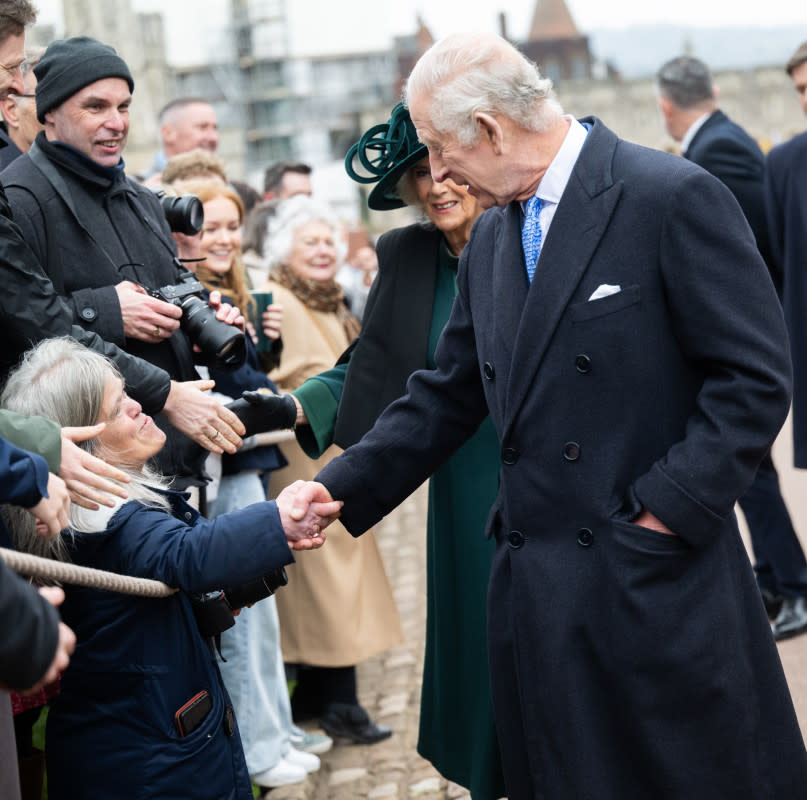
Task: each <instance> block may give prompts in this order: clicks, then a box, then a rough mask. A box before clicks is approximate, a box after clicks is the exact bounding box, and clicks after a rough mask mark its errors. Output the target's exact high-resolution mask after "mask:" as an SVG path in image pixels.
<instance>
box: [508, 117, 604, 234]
mask: <svg viewBox="0 0 807 800" xmlns="http://www.w3.org/2000/svg"><path fill="white" fill-rule="evenodd" d="M563 118H564V119H567V120H569V123H570V124H569V130H568V131H566V137H565V138H564V140H563V144H562V145H561V146H560V149H559V150H558V152H557V153H556V154H555V157H554V158H553V159H552V163H551V164H550V165H549V167H548V168H547V170H546V172H545V173H544V176H543V178H541V182H540V183H539V184H538V188H537V189H536V190H535V194H536V196H537V197H540V198H541V201H542V208H541V213H540V214H539V215H538V220H539V222H540V223H541V231H542V232H543V241H546V237H547V234H548V233H549V226H550V225H551V224H552V219H553V218H554V216H555V211H557V208H558V203H559V202H560V198H561V197H562V196H563V192H564V190H565V189H566V184H567V183H568V182H569V178H571V177H572V170H573V169H574V165H575V164H576V163H577V159H578V158H579V157H580V152H581V151H582V149H583V145H584V144H585V143H586V135H587V134H588V131H587V130H586V128H585V127H584V126H583V125H581V124H580V123H579V122H578V121H577V120H576V119H575V118H574V117H572V116H570V115H568V114H565V115H564V117H563ZM525 207H526V201H524V202H522V203H521V210H522V212H523V211H524V209H525Z"/></svg>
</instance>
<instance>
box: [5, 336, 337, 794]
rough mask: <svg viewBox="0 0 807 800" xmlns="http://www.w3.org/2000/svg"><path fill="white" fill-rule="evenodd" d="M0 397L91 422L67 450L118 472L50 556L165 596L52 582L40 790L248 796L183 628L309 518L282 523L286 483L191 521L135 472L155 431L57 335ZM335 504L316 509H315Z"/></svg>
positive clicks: (203, 669)
mask: <svg viewBox="0 0 807 800" xmlns="http://www.w3.org/2000/svg"><path fill="white" fill-rule="evenodd" d="M2 402H3V405H4V406H5V407H7V408H12V409H14V410H17V411H18V412H20V413H25V414H28V415H31V414H37V415H39V416H43V417H47V418H49V419H52V420H54V421H55V422H58V423H59V424H60V425H62V426H73V425H84V424H85V422H87V421H92V422H93V423H98V422H103V423H105V428H104V429H103V430H102V432H101V433H100V434H99V435H98V436H97V437H95V438H93V439H91V440H88V441H87V442H83V443H82V444H81V446H82V447H84V448H85V449H87V450H89V451H90V452H92V453H93V454H94V455H97V456H99V457H102V458H104V459H105V460H107V461H108V462H109V463H111V464H114V465H115V466H117V467H118V468H120V469H121V470H122V471H124V472H125V473H127V475H129V477H130V478H131V482H130V483H128V484H127V490H128V494H129V497H128V500H126V501H124V500H119V502H118V503H117V504H116V506H115V507H114V508H108V507H103V508H101V509H98V510H96V511H91V510H87V509H83V508H77V507H75V506H74V507H73V509H72V510H71V516H70V529H69V531H67V532H65V533H63V534H62V536H61V537H59V538H57V540H55V541H56V542H57V548H56V549H54V550H53V551H52V552H51V555H52V556H53V557H58V556H61V557H66V558H69V559H70V560H71V561H73V562H74V563H77V564H79V565H82V566H88V567H94V568H96V569H103V570H107V571H110V572H118V573H121V574H125V575H133V576H136V577H142V578H152V579H156V580H160V581H163V582H164V583H167V584H169V585H170V586H173V587H176V588H177V589H178V590H179V591H177V592H176V593H175V594H173V595H171V596H169V597H165V598H161V599H153V598H145V597H135V596H130V595H123V594H117V593H114V592H106V591H102V590H99V589H89V588H84V587H78V586H68V587H66V600H65V603H64V605H63V608H62V614H63V617H64V619H65V621H68V620H69V625H70V627H71V628H73V630H74V631H75V632H76V636H77V639H78V646H77V648H76V651H75V654H74V657H73V659H72V660H71V663H70V666H69V668H68V669H67V671H66V672H65V673H64V675H63V676H62V680H61V692H60V694H59V696H58V697H57V698H56V699H55V700H54V701H53V703H52V707H51V712H50V716H49V718H48V728H47V754H48V755H47V769H48V791H49V796H50V797H51V798H53V800H67V798H75V797H78V796H81V797H103V796H105V795H108V794H109V793H110V787H113V789H112V793H113V794H114V793H115V789H114V787H125V788H121V789H120V791H122V792H124V794H126V796H130V797H135V796H137V797H139V798H143V800H147V799H149V798H151V799H152V800H156V799H157V798H165V797H190V796H193V797H199V796H202V795H203V796H205V797H211V798H213V797H215V798H222V799H223V798H227V800H251V798H252V791H251V785H250V781H249V776H248V774H247V767H246V764H245V761H244V754H243V750H242V746H241V740H240V738H239V735H238V728H237V724H236V722H235V719H234V716H233V711H232V707H231V704H230V698H229V696H228V694H227V692H226V690H225V688H224V685H223V683H222V679H221V675H220V674H219V670H218V668H217V666H216V662H215V660H214V659H213V658H211V649H210V647H211V640H210V639H209V632H208V633H202V632H201V631H200V629H199V627H198V626H197V622H196V614H197V613H198V610H199V608H200V605H203V604H200V599H201V598H203V596H204V594H205V593H207V592H210V591H213V590H219V589H221V588H222V587H236V588H237V587H238V586H239V585H241V584H245V583H248V582H250V581H253V580H257V579H259V578H263V579H264V580H267V577H268V576H269V574H271V573H273V572H274V571H275V570H277V569H278V568H280V567H282V566H284V565H287V564H290V563H291V562H292V561H293V560H294V559H293V557H292V554H291V551H290V548H289V545H288V544H287V535H288V537H289V541H291V540H292V539H293V537H294V536H295V535H296V534H301V535H304V536H305V537H307V538H308V539H309V542H310V543H311V544H312V545H314V546H319V543H320V542H321V541H322V540H323V539H324V538H325V534H324V533H322V532H321V528H323V527H325V525H326V524H327V519H326V518H325V517H322V516H320V515H319V514H316V513H313V514H312V513H308V514H306V518H305V519H303V520H300V521H298V522H295V521H293V519H292V517H291V513H292V508H293V504H294V502H295V498H296V492H297V490H298V488H299V487H297V488H294V487H292V488H289V489H288V490H286V491H285V492H283V493H281V494H280V495H279V496H278V498H277V502H260V503H254V504H253V505H250V506H248V507H246V508H243V509H240V510H237V511H233V512H231V513H229V514H223V515H221V516H220V517H218V518H217V519H216V520H215V521H214V522H212V521H208V520H206V519H204V518H203V517H201V516H200V515H199V513H198V512H197V511H195V510H194V509H192V508H191V507H190V506H189V505H188V504H187V503H186V502H185V499H184V497H185V495H182V494H180V493H177V492H172V491H170V490H169V488H168V481H167V480H166V479H165V478H163V477H162V476H160V475H159V474H157V473H156V472H155V471H154V470H153V469H151V468H150V467H149V466H148V462H149V460H150V459H151V457H152V456H154V455H155V454H156V453H157V452H158V451H159V450H160V448H161V447H162V446H163V443H164V441H165V434H163V432H162V431H161V430H159V429H158V428H157V427H156V426H155V425H154V424H153V423H152V421H151V418H150V417H149V416H147V415H146V414H143V412H142V409H141V408H140V406H139V404H138V403H136V402H135V401H134V400H132V399H131V398H129V397H127V396H126V393H125V392H124V391H123V382H122V380H121V377H120V375H119V374H118V373H117V372H116V370H115V369H114V367H113V366H112V365H111V364H110V362H108V361H107V360H106V359H105V358H103V357H102V356H100V355H97V354H96V353H93V352H91V351H89V350H87V349H85V348H83V347H81V346H80V345H78V344H76V343H75V342H73V341H71V340H69V339H51V340H48V341H45V342H43V343H42V344H40V345H39V346H38V347H37V348H35V349H34V350H32V351H30V352H29V353H27V354H26V356H25V358H24V360H23V363H22V364H21V365H20V366H19V367H18V369H17V370H16V371H15V372H14V373H13V374H12V375H11V377H10V378H9V380H8V383H7V385H6V388H5V390H4V392H3V397H2ZM337 508H338V504H335V503H324V504H319V506H318V509H319V510H320V511H324V512H326V513H328V514H333V513H335V511H336V509H337ZM25 516H26V515H25V512H23V514H22V517H23V523H24V522H25V519H24V518H25ZM31 519H32V518H31ZM15 521H16V522H19V520H15ZM315 526H316V527H315ZM295 532H296V533H295ZM12 533H13V535H14V537H15V543H16V545H17V547H18V548H19V549H22V550H25V549H29V548H28V545H29V543H30V542H31V541H33V539H35V534H34V533H33V532H32V531H31V530H30V526H29V527H28V528H26V526H25V525H24V524H15V525H14V526H13V529H12ZM264 576H267V577H264ZM231 596H233V595H231ZM219 610H222V609H221V608H220V609H219ZM223 610H224V611H225V612H226V615H228V614H229V609H228V608H227V607H226V606H225V607H224V609H223ZM226 615H225V616H226ZM206 637H207V638H206ZM119 793H120V792H119Z"/></svg>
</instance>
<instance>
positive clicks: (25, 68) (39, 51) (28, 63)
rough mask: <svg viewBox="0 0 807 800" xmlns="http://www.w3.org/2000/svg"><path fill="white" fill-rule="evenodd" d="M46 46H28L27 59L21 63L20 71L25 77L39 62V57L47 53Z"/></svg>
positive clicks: (26, 49)
mask: <svg viewBox="0 0 807 800" xmlns="http://www.w3.org/2000/svg"><path fill="white" fill-rule="evenodd" d="M45 49H46V48H44V47H26V48H25V60H24V61H23V62H22V64H20V72H22V77H23V78H24V77H25V76H26V75H27V74H28V73H29V72H31V71H32V70H33V68H34V67H35V66H36V65H37V64H38V63H39V59H41V58H42V56H44V55H45Z"/></svg>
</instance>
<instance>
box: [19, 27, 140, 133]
mask: <svg viewBox="0 0 807 800" xmlns="http://www.w3.org/2000/svg"><path fill="white" fill-rule="evenodd" d="M34 75H36V79H37V84H36V118H37V119H38V120H39V121H40V122H41V123H42V124H43V125H44V123H45V114H47V113H48V111H52V110H53V109H54V108H58V107H59V106H60V105H61V104H62V103H64V101H65V100H68V99H69V98H71V97H72V96H73V95H74V94H75V93H76V92H78V91H80V90H81V89H83V88H84V87H85V86H89V85H90V84H91V83H95V81H100V80H103V79H104V78H122V79H123V80H125V81H126V82H127V83H128V84H129V91H130V92H132V91H134V80H133V79H132V73H131V72H129V67H127V66H126V62H125V61H124V60H123V59H122V58H121V57H120V56H119V55H118V54H117V53H116V52H115V49H114V48H113V47H110V46H109V45H107V44H102V43H101V42H99V41H98V40H97V39H91V38H90V37H89V36H75V37H73V38H72V39H62V40H61V41H58V42H53V43H52V44H50V45H48V49H47V50H45V54H44V55H43V56H42V58H40V59H39V63H38V64H37V65H36V66H35V67H34Z"/></svg>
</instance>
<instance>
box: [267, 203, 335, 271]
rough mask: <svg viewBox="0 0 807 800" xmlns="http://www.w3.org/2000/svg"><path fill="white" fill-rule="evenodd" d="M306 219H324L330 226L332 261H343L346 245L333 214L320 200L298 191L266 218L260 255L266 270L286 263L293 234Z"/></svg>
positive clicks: (318, 220)
mask: <svg viewBox="0 0 807 800" xmlns="http://www.w3.org/2000/svg"><path fill="white" fill-rule="evenodd" d="M309 222H324V223H325V224H326V225H329V226H330V227H331V229H332V230H333V234H334V241H335V243H336V260H337V262H338V263H339V264H341V263H342V262H343V261H344V260H345V256H346V255H347V246H346V245H345V243H344V241H343V240H342V238H341V237H340V236H339V221H338V220H337V218H336V215H335V214H334V213H333V211H332V210H331V209H330V207H329V206H327V205H325V204H324V203H320V202H319V201H317V200H314V199H312V198H311V197H309V196H308V195H304V194H298V195H295V196H294V197H290V198H289V199H288V200H284V201H283V202H282V203H279V204H278V206H277V212H276V213H275V215H274V216H273V217H270V219H269V222H268V225H269V228H268V230H269V232H268V234H267V236H266V240H265V242H264V245H263V255H264V259H265V260H266V263H267V265H268V267H269V269H270V271H271V270H273V269H278V268H279V267H281V266H282V265H284V264H286V263H287V262H288V259H289V256H290V255H291V251H292V250H293V248H294V235H295V233H296V232H297V231H298V230H299V229H300V228H302V227H303V225H307V224H308V223H309Z"/></svg>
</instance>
